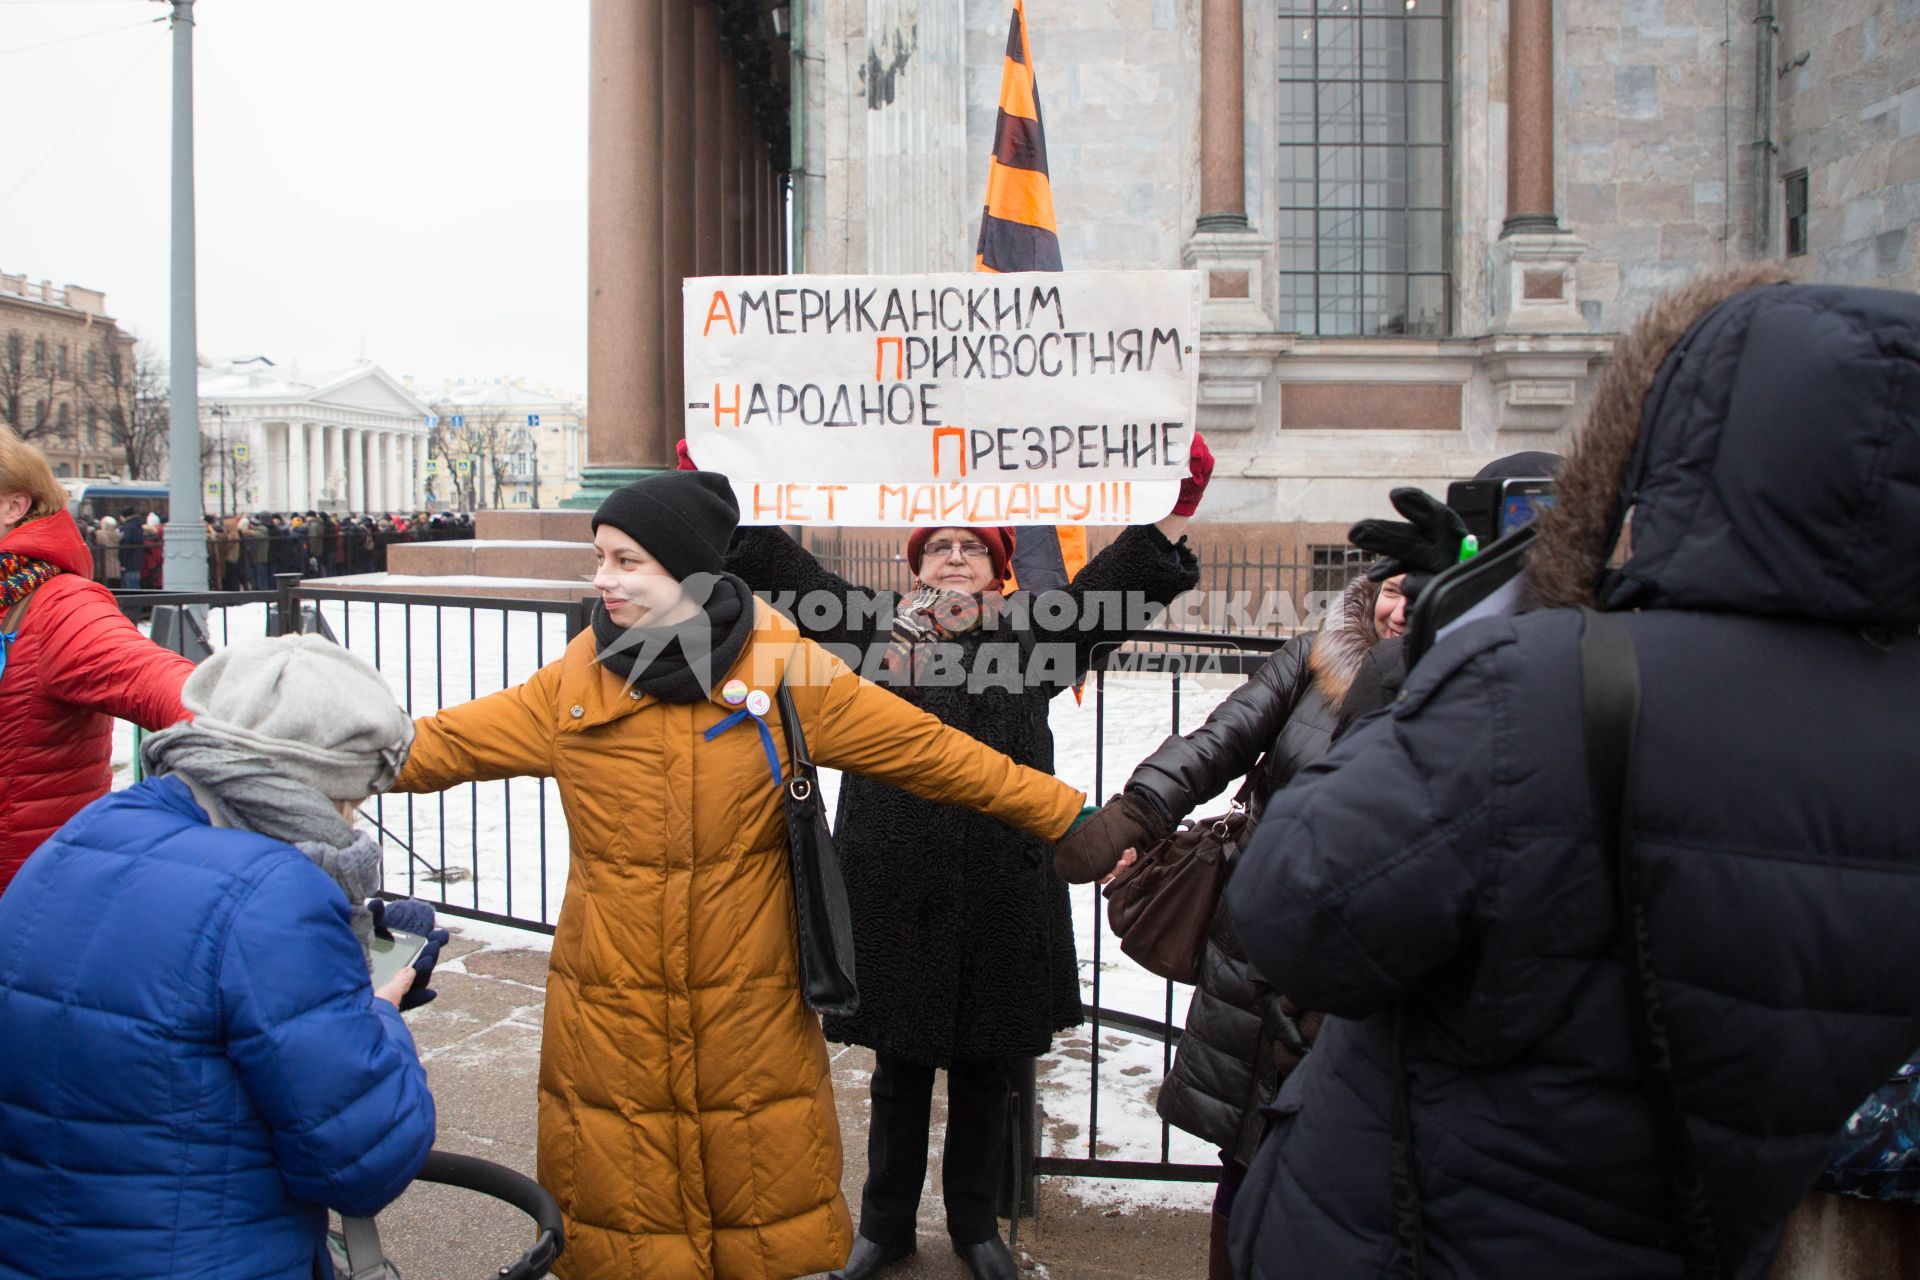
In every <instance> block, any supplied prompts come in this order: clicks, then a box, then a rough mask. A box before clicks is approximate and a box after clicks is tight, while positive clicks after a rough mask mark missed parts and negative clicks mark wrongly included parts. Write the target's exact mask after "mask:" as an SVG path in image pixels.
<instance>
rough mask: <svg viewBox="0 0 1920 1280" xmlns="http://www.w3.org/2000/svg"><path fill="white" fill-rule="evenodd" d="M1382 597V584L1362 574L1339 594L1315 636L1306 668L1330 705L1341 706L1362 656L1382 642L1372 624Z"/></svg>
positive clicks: (1321, 694) (1351, 685)
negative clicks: (1374, 607) (1376, 605)
mask: <svg viewBox="0 0 1920 1280" xmlns="http://www.w3.org/2000/svg"><path fill="white" fill-rule="evenodd" d="M1379 596H1380V584H1379V583H1377V582H1374V581H1372V580H1371V579H1369V578H1368V577H1367V575H1366V574H1364V573H1363V574H1361V575H1360V576H1359V577H1357V578H1355V579H1354V580H1353V581H1352V582H1349V583H1348V584H1347V589H1346V590H1345V591H1342V592H1341V593H1340V598H1339V599H1338V600H1336V601H1335V602H1334V605H1333V608H1331V609H1329V610H1327V617H1326V620H1325V621H1324V622H1322V623H1321V624H1320V630H1319V631H1318V632H1317V633H1316V634H1315V635H1314V638H1313V648H1312V649H1311V650H1310V651H1309V652H1308V654H1307V668H1308V669H1309V670H1310V671H1312V672H1313V683H1314V686H1315V687H1316V688H1318V689H1319V690H1320V696H1321V697H1323V698H1325V699H1326V700H1327V705H1329V706H1332V707H1338V706H1339V705H1340V704H1341V703H1342V702H1344V701H1345V700H1346V697H1347V690H1348V689H1351V688H1352V687H1353V677H1354V675H1355V673H1357V672H1358V671H1359V670H1360V662H1361V659H1363V658H1365V657H1366V656H1367V650H1369V649H1371V648H1373V646H1374V645H1376V644H1378V643H1379V642H1380V633H1379V631H1377V630H1375V629H1374V625H1373V604H1374V601H1375V600H1377V599H1378V598H1379Z"/></svg>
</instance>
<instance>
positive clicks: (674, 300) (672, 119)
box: [644, 0, 711, 463]
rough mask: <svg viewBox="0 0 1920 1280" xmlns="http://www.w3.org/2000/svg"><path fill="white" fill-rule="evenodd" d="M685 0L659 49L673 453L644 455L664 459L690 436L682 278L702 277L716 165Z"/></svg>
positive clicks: (663, 30) (669, 9)
mask: <svg viewBox="0 0 1920 1280" xmlns="http://www.w3.org/2000/svg"><path fill="white" fill-rule="evenodd" d="M696 8H698V9H701V10H709V9H710V8H711V6H708V5H704V4H702V5H691V4H687V3H684V2H683V0H668V2H667V3H666V4H663V5H661V6H660V48H661V58H662V61H663V62H664V64H665V65H664V66H663V67H662V68H661V71H662V75H661V77H660V86H659V88H660V131H661V133H660V139H661V148H662V151H663V154H662V156H661V169H660V175H659V179H658V183H657V187H658V194H657V196H656V198H657V199H658V200H659V201H660V217H661V228H662V231H663V232H664V233H665V241H664V244H663V247H662V251H661V269H662V270H661V280H660V290H661V303H662V309H661V316H660V319H661V321H662V323H661V325H660V328H659V329H658V331H657V332H656V333H655V335H654V337H655V341H657V342H658V343H659V344H660V374H661V409H660V413H661V417H662V421H661V426H662V428H663V430H664V433H665V441H664V443H665V445H666V453H665V454H663V455H659V456H656V457H653V458H648V459H644V460H645V461H650V462H656V463H658V462H661V461H663V460H664V459H665V458H666V457H668V456H671V455H672V453H673V441H675V440H678V439H679V438H680V437H681V436H682V435H684V434H686V433H685V431H684V430H683V429H682V424H683V423H684V421H685V419H686V407H685V406H686V403H687V397H686V395H685V394H684V392H685V377H684V373H685V366H684V364H683V362H682V360H681V351H680V347H681V330H682V327H683V319H682V312H681V301H680V294H681V282H682V281H684V280H685V279H686V277H688V276H690V275H693V274H695V271H694V263H695V246H694V220H693V191H694V184H695V182H696V181H697V175H698V173H699V169H700V166H701V165H702V164H706V163H710V162H711V158H710V157H709V156H708V154H707V149H708V144H709V143H710V141H711V140H710V139H709V138H708V137H707V135H706V132H705V131H704V130H703V129H702V128H701V127H700V124H701V122H700V121H699V120H698V119H697V118H696V117H695V115H694V111H693V105H694V70H693V59H694V39H695V33H696V27H695V24H694V15H693V10H694V9H696Z"/></svg>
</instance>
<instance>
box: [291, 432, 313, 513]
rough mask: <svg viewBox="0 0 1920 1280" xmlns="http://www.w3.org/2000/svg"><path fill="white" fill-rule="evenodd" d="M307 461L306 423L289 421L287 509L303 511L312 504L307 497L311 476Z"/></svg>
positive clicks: (310, 499)
mask: <svg viewBox="0 0 1920 1280" xmlns="http://www.w3.org/2000/svg"><path fill="white" fill-rule="evenodd" d="M310 466H311V464H310V463H309V462H308V461H307V424H306V423H304V422H289V423H288V424H287V510H288V511H289V512H294V511H305V510H306V509H307V508H308V507H310V506H312V505H313V499H312V498H310V497H308V496H307V495H308V493H309V491H310V484H309V482H310V480H311V477H310V476H309V475H308V469H309V467H310Z"/></svg>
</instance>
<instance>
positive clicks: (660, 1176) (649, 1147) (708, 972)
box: [394, 472, 1084, 1280]
mask: <svg viewBox="0 0 1920 1280" xmlns="http://www.w3.org/2000/svg"><path fill="white" fill-rule="evenodd" d="M738 518H739V509H738V507H737V506H736V505H735V503H734V498H733V493H732V490H731V489H730V487H729V486H728V484H727V482H726V480H725V479H724V478H722V477H720V476H717V475H711V474H693V475H689V474H684V473H676V472H670V473H667V474H665V475H654V476H650V477H648V478H646V479H644V480H641V481H638V482H636V483H634V484H630V485H627V486H625V487H624V488H621V489H617V490H615V491H614V492H613V493H612V494H611V495H609V496H608V498H607V499H606V501H605V502H603V503H602V504H601V506H600V509H599V510H598V511H597V512H595V513H594V518H593V525H594V553H595V559H596V562H597V564H598V569H597V571H596V572H595V574H594V576H593V584H594V589H595V591H596V593H597V594H598V595H599V597H600V600H599V607H598V608H596V609H595V610H594V618H593V625H592V627H591V628H590V629H589V630H588V631H585V632H582V633H581V634H580V635H579V636H577V637H575V639H574V641H573V642H572V643H571V644H570V645H568V647H567V650H566V652H565V654H563V655H562V656H561V657H560V658H559V659H558V660H557V661H555V662H552V663H549V664H548V665H547V666H545V667H542V668H541V669H540V670H539V671H537V672H535V673H534V675H533V676H532V678H531V679H529V680H528V681H527V682H526V683H525V684H521V685H516V686H514V687H513V688H510V689H506V690H503V691H501V692H499V693H496V694H493V695H491V696H489V697H485V698H481V699H479V700H477V701H474V702H469V703H466V704H465V705H463V706H457V707H451V708H448V709H446V710H444V711H442V712H440V713H439V714H438V715H434V716H430V717H427V718H425V719H422V720H420V721H418V722H417V729H418V734H417V736H416V737H415V740H414V745H413V751H412V755H411V756H410V757H409V759H408V762H407V767H406V769H405V770H404V771H403V772H402V773H401V775H400V777H399V779H398V780H397V781H396V782H395V784H394V789H395V790H396V791H438V790H443V789H445V788H447V787H451V786H456V785H458V784H460V783H463V782H472V781H479V780H483V779H494V778H507V777H517V776H525V777H551V778H553V779H555V780H556V781H557V782H558V784H559V788H560V799H561V803H562V805H563V806H564V807H565V810H566V816H567V825H568V830H569V832H570V836H571V842H572V851H571V863H570V866H569V868H568V882H567V894H566V899H565V902H564V905H563V907H562V909H561V912H560V920H559V924H558V927H557V930H556V932H555V936H554V945H553V960H552V969H551V972H550V974H549V978H548V983H547V1000H546V1020H545V1030H544V1032H543V1038H542V1044H541V1061H540V1129H539V1148H540V1150H539V1168H540V1181H541V1183H542V1184H543V1185H545V1186H546V1188H547V1189H548V1190H549V1191H551V1192H552V1193H553V1195H554V1197H555V1198H556V1199H557V1200H558V1201H559V1202H560V1206H561V1209H562V1211H563V1212H564V1213H565V1215H566V1228H567V1233H566V1234H567V1252H566V1257H565V1258H564V1259H563V1260H562V1263H561V1267H562V1270H561V1274H563V1275H565V1276H569V1277H572V1278H573V1280H601V1278H602V1277H605V1278H607V1280H612V1278H613V1277H621V1278H622V1280H624V1278H626V1277H639V1276H646V1277H648V1280H656V1278H657V1280H713V1278H714V1277H719V1278H720V1280H784V1278H786V1277H792V1276H798V1275H808V1274H813V1273H816V1272H820V1271H824V1270H826V1269H828V1268H830V1267H833V1266H836V1265H838V1264H839V1262H840V1261H841V1259H843V1258H845V1257H846V1255H847V1250H848V1248H849V1247H850V1246H851V1243H852V1239H853V1230H852V1223H851V1222H850V1221H849V1217H848V1213H847V1206H846V1201H845V1199H844V1198H843V1197H842V1195H841V1191H840V1174H841V1158H840V1126H839V1120H838V1117H837V1116H836V1114H835V1112H834V1108H833V1087H832V1084H831V1082H830V1079H829V1075H828V1059H827V1046H826V1042H825V1040H824V1039H823V1038H822V1037H821V1034H820V1024H819V1022H818V1021H817V1020H816V1019H815V1018H814V1016H813V1015H812V1014H811V1013H810V1012H809V1011H808V1008H807V1005H806V1003H805V1002H804V1000H803V998H802V988H801V985H800V982H801V978H800V972H799V962H798V955H797V951H798V949H797V947H796V944H795V938H794V918H795V917H794V899H795V894H794V889H793V880H792V876H791V871H790V866H789V849H788V838H789V837H788V825H787V821H788V815H787V812H786V807H785V804H784V797H785V796H786V795H787V789H786V787H785V786H784V782H785V779H786V778H787V777H788V776H789V775H790V773H791V770H792V767H793V760H792V751H791V750H790V749H789V747H788V745H787V744H788V741H789V739H788V737H787V731H788V729H789V727H790V726H789V724H788V722H787V720H786V719H785V717H784V715H783V710H784V709H785V708H788V707H790V708H791V709H792V711H793V712H794V713H795V714H796V715H797V716H798V718H799V720H800V722H801V725H802V726H803V730H804V746H805V748H806V749H807V750H808V751H810V752H811V754H812V757H813V759H814V760H815V761H817V763H818V764H819V765H821V766H822V767H825V768H832V769H843V770H847V771H849V772H850V773H869V774H872V775H874V776H876V777H880V778H885V779H887V780H888V781H890V782H892V783H894V784H895V785H898V786H902V787H906V788H908V789H909V790H911V791H913V792H915V793H917V794H920V795H923V796H925V797H927V798H928V800H929V801H933V800H938V801H941V802H944V803H948V804H957V805H972V806H977V807H978V808H980V809H982V810H985V811H987V812H991V813H993V814H994V815H995V816H996V817H997V818H999V819H1000V820H1002V821H1005V822H1009V823H1012V824H1013V825H1014V826H1015V827H1018V828H1019V829H1021V830H1025V831H1030V832H1031V833H1032V837H1031V838H1032V839H1034V840H1035V842H1036V843H1038V842H1039V841H1043V840H1052V839H1057V838H1059V837H1060V836H1061V835H1063V834H1065V833H1066V831H1067V829H1068V827H1069V825H1070V824H1071V823H1072V822H1073V821H1074V820H1075V818H1076V816H1077V815H1078V814H1079V813H1080V810H1081V803H1082V800H1083V799H1084V797H1082V796H1081V795H1080V793H1079V792H1077V791H1075V790H1073V789H1072V788H1070V787H1068V786H1066V785H1064V784H1062V783H1059V782H1056V781H1054V780H1053V779H1052V778H1049V777H1047V776H1045V775H1044V774H1041V773H1037V772H1035V771H1034V770H1032V769H1024V768H1021V767H1019V766H1018V765H1017V764H1015V763H1014V762H1013V761H1010V760H1008V759H1007V758H1006V757H1005V756H1004V755H1001V754H997V753H995V752H993V751H991V750H989V749H988V748H987V747H984V746H982V745H981V744H980V743H978V742H975V741H973V740H971V739H969V738H968V737H966V735H964V734H961V733H958V732H955V731H954V730H952V729H949V728H947V727H946V726H944V725H942V724H940V723H939V722H938V721H937V720H935V719H934V718H933V717H932V716H930V715H926V714H924V713H922V712H920V711H917V710H915V709H914V708H913V707H911V706H909V705H907V704H906V703H904V702H902V701H900V700H899V699H898V698H895V697H893V696H892V695H890V694H888V693H887V692H886V691H884V690H882V689H879V688H877V687H875V686H874V685H872V684H870V683H868V682H867V681H864V680H862V679H860V678H859V677H858V676H857V675H855V674H854V673H853V672H851V671H849V670H848V669H847V668H846V667H845V666H844V665H843V664H841V663H840V662H839V661H838V660H836V659H835V658H833V657H832V656H831V655H829V654H827V653H825V652H824V651H822V650H821V649H820V647H819V646H817V645H815V644H813V643H812V642H810V641H808V640H806V639H805V638H803V637H802V636H801V635H800V634H799V633H798V632H797V631H796V629H795V628H794V626H793V624H792V623H790V622H788V621H787V620H786V619H784V618H782V617H780V616H779V615H778V614H776V613H774V612H773V610H772V609H771V608H769V607H768V606H767V605H765V604H763V603H761V602H758V601H756V600H755V599H754V598H753V595H752V593H751V592H750V591H749V590H748V588H747V585H746V584H745V583H743V582H741V581H740V579H738V578H736V577H734V576H732V575H730V574H727V573H724V572H723V571H722V568H723V566H722V556H723V554H724V552H725V549H726V546H727V541H728V538H729V536H730V535H731V534H732V532H733V529H734V524H735V522H736V521H737V520H738ZM783 686H784V690H785V692H784V694H783V693H782V691H781V690H782V687H783ZM788 695H790V697H791V701H790V702H788V700H787V698H788ZM917 856H924V855H917Z"/></svg>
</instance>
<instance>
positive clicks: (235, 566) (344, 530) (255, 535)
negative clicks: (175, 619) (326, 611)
mask: <svg viewBox="0 0 1920 1280" xmlns="http://www.w3.org/2000/svg"><path fill="white" fill-rule="evenodd" d="M205 519H206V525H207V585H208V586H209V587H211V588H212V589H213V590H216V591H269V590H271V589H272V588H273V580H274V577H275V576H276V575H278V574H282V573H297V574H299V575H300V576H301V577H303V578H327V577H334V576H336V575H341V574H350V573H385V572H386V571H387V548H388V547H390V546H392V545H393V544H394V543H396V542H444V541H448V540H452V539H460V538H471V537H472V536H473V516H472V515H471V514H469V513H467V512H461V511H439V512H434V513H433V514H431V515H430V514H428V513H427V512H425V511H419V512H414V513H412V514H408V513H407V512H404V511H389V512H382V513H378V514H376V513H372V512H362V513H359V514H354V515H338V516H337V515H334V514H333V513H332V512H328V511H294V512H270V511H256V512H252V513H250V514H239V515H229V516H211V515H210V516H207V517H205ZM76 523H77V524H78V526H79V530H80V536H81V537H82V538H83V539H84V540H85V541H86V543H87V545H88V546H90V547H92V548H93V580H94V581H95V582H98V583H101V584H102V585H104V586H107V587H112V588H116V589H118V590H122V591H139V590H144V591H158V590H161V589H162V588H163V587H164V586H165V585H166V564H165V562H166V529H165V525H164V523H163V522H162V521H161V519H160V517H159V515H158V514H156V513H155V512H152V511H141V510H139V509H138V508H135V507H127V508H125V509H124V510H122V511H121V512H120V514H119V515H117V516H101V517H100V518H99V519H97V520H96V519H94V518H93V517H92V516H89V515H86V514H82V515H80V516H78V517H76Z"/></svg>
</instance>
